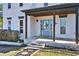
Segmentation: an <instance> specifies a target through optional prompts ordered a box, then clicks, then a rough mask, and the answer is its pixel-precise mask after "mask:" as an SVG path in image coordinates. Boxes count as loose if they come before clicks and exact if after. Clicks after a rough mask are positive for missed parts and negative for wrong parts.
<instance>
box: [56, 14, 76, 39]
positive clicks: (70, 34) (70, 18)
mask: <svg viewBox="0 0 79 59" xmlns="http://www.w3.org/2000/svg"><path fill="white" fill-rule="evenodd" d="M75 20H76V15H75V14H68V15H67V19H66V34H60V19H59V17H58V15H56V23H57V24H56V37H57V38H69V39H75V34H76V32H75V26H76V25H75Z"/></svg>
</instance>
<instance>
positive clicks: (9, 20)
mask: <svg viewBox="0 0 79 59" xmlns="http://www.w3.org/2000/svg"><path fill="white" fill-rule="evenodd" d="M11 19H12V18H11V17H8V18H7V20H8V30H11Z"/></svg>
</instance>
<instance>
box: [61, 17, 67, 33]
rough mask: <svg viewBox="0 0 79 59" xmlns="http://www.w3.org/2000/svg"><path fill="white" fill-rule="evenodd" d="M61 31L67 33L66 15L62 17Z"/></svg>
mask: <svg viewBox="0 0 79 59" xmlns="http://www.w3.org/2000/svg"><path fill="white" fill-rule="evenodd" d="M60 33H61V34H66V17H61V18H60Z"/></svg>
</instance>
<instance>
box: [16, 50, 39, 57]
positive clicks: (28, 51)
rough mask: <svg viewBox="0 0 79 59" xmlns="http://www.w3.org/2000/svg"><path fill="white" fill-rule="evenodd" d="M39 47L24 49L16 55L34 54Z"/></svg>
mask: <svg viewBox="0 0 79 59" xmlns="http://www.w3.org/2000/svg"><path fill="white" fill-rule="evenodd" d="M35 51H37V49H24V50H23V51H21V52H19V53H17V54H16V56H30V55H31V54H33V53H34V52H35Z"/></svg>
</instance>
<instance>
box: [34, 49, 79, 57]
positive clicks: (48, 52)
mask: <svg viewBox="0 0 79 59" xmlns="http://www.w3.org/2000/svg"><path fill="white" fill-rule="evenodd" d="M75 52H77V51H71V50H65V49H42V50H39V51H38V52H37V53H35V54H34V55H33V56H77V55H79V54H76V53H75Z"/></svg>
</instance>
